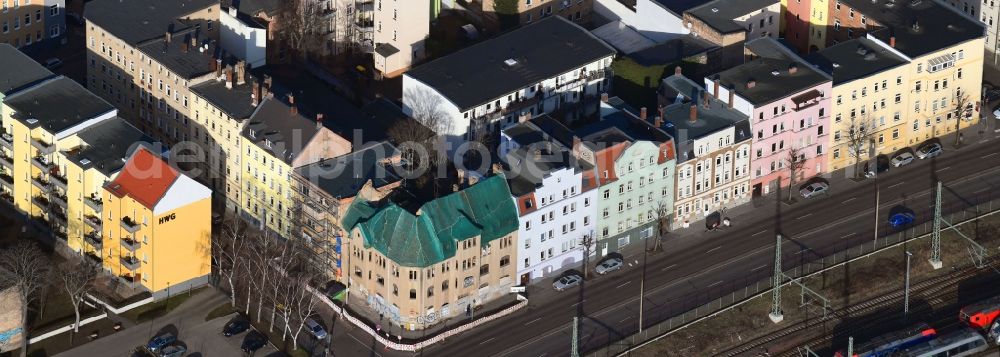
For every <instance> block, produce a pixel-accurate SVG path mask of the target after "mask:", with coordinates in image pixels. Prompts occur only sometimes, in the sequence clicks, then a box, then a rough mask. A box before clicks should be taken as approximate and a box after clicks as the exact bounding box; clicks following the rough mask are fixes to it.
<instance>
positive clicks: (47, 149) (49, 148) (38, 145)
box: [31, 138, 56, 155]
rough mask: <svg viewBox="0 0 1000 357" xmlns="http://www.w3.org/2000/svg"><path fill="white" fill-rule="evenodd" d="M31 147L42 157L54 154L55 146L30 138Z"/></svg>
mask: <svg viewBox="0 0 1000 357" xmlns="http://www.w3.org/2000/svg"><path fill="white" fill-rule="evenodd" d="M31 146H33V147H35V149H38V151H39V152H40V153H41V154H42V155H48V154H51V153H54V152H56V146H55V145H54V144H52V143H47V142H45V141H42V140H39V139H35V138H31Z"/></svg>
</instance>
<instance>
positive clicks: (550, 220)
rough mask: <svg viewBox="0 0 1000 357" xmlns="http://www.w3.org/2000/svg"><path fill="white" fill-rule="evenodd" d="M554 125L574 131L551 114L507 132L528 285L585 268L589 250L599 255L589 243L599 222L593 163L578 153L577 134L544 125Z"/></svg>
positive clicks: (520, 271)
mask: <svg viewBox="0 0 1000 357" xmlns="http://www.w3.org/2000/svg"><path fill="white" fill-rule="evenodd" d="M553 127H556V128H557V129H563V130H557V131H556V132H558V133H569V131H568V129H565V127H561V124H559V123H558V122H556V121H555V120H554V119H552V118H551V117H549V116H540V117H537V118H535V119H532V120H529V121H525V122H522V123H519V124H517V125H514V126H512V127H510V128H508V129H507V130H504V131H503V132H502V133H501V141H502V145H501V149H500V151H501V155H502V157H503V158H504V161H505V163H506V167H507V168H508V170H507V173H506V176H507V183H508V184H509V186H510V190H511V195H512V199H513V200H514V205H515V206H516V207H517V211H518V215H519V217H520V218H519V222H520V227H519V228H518V236H517V237H518V243H517V244H518V247H517V257H518V260H519V261H518V262H517V276H518V281H519V284H520V285H522V286H523V285H527V284H529V283H531V282H532V281H537V280H538V279H541V278H547V277H551V276H553V275H556V274H558V273H559V272H560V271H563V270H566V269H570V268H577V269H580V268H581V264H582V262H583V258H584V254H585V252H586V251H589V254H590V257H591V258H593V257H594V256H595V250H594V249H593V248H594V246H593V243H591V247H590V249H589V250H588V249H585V247H584V245H583V244H584V243H585V242H586V239H585V237H586V236H587V235H590V236H591V237H592V236H593V234H594V231H595V228H594V227H595V226H596V222H594V219H595V214H596V213H597V203H596V202H595V200H596V198H597V190H596V189H595V188H596V180H595V178H594V174H593V173H594V169H593V165H591V164H589V163H587V162H583V161H578V160H576V158H575V157H574V156H573V153H572V149H571V146H572V145H573V142H574V141H573V138H572V136H571V135H566V136H562V137H560V138H555V137H551V136H550V134H548V133H547V132H546V130H544V129H550V128H553ZM549 131H551V130H549ZM560 139H561V140H562V141H560ZM591 262H593V260H592V261H591Z"/></svg>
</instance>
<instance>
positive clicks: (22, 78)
mask: <svg viewBox="0 0 1000 357" xmlns="http://www.w3.org/2000/svg"><path fill="white" fill-rule="evenodd" d="M0 63H3V65H4V68H5V69H6V70H4V71H0V93H3V95H9V94H11V93H13V92H15V91H18V90H21V89H24V88H26V87H28V86H31V85H33V84H36V83H39V82H41V81H42V80H45V79H48V78H51V77H52V76H54V75H53V74H52V72H51V71H49V70H47V69H45V67H42V65H41V64H38V62H35V60H33V59H31V57H28V55H25V54H24V53H22V52H21V51H18V50H17V49H16V48H14V46H11V45H9V44H6V43H0ZM11 69H16V70H11Z"/></svg>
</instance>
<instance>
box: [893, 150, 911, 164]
mask: <svg viewBox="0 0 1000 357" xmlns="http://www.w3.org/2000/svg"><path fill="white" fill-rule="evenodd" d="M890 162H891V163H892V166H893V167H900V166H903V165H906V164H909V163H911V162H913V154H911V153H910V152H909V151H904V152H901V153H898V154H896V156H893V157H892V161H890Z"/></svg>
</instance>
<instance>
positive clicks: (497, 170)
mask: <svg viewBox="0 0 1000 357" xmlns="http://www.w3.org/2000/svg"><path fill="white" fill-rule="evenodd" d="M490 167H491V168H492V169H493V174H494V175H498V174H500V173H501V172H503V166H501V165H500V163H499V162H496V163H493V165H490Z"/></svg>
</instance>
